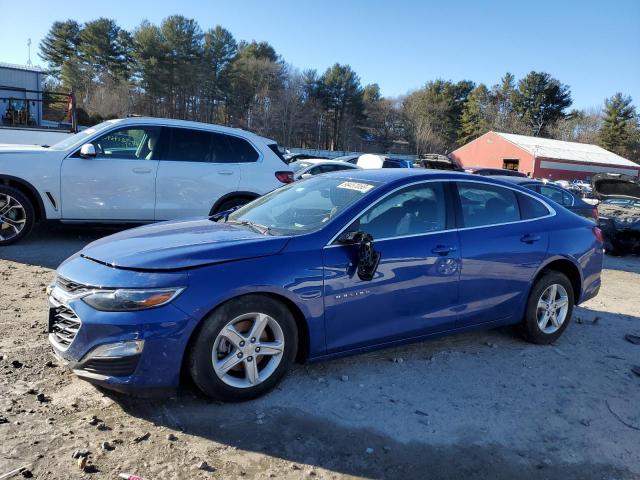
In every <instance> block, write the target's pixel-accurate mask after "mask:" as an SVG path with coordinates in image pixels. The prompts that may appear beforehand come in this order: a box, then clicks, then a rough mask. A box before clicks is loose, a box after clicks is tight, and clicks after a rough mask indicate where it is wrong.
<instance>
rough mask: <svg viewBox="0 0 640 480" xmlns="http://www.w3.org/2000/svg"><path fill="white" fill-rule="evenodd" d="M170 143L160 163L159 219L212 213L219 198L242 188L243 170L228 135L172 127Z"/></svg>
mask: <svg viewBox="0 0 640 480" xmlns="http://www.w3.org/2000/svg"><path fill="white" fill-rule="evenodd" d="M167 130H168V132H169V145H168V148H167V149H165V150H164V153H163V156H162V158H161V160H160V164H159V166H158V176H157V181H156V213H155V219H156V220H171V219H175V218H185V217H197V216H205V215H209V213H210V212H211V208H212V207H213V205H214V204H215V203H216V201H217V200H218V199H219V198H220V197H222V196H224V195H227V194H229V193H232V192H235V191H237V189H238V184H239V182H240V169H239V167H238V164H237V163H232V162H233V160H234V158H233V155H232V153H231V152H230V149H229V145H228V142H227V138H226V135H223V134H220V133H215V132H211V131H207V130H195V129H189V128H168V129H167Z"/></svg>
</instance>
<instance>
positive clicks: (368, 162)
mask: <svg viewBox="0 0 640 480" xmlns="http://www.w3.org/2000/svg"><path fill="white" fill-rule="evenodd" d="M356 165H358V167H360V168H364V169H365V170H370V169H375V168H413V162H412V161H411V160H404V159H401V158H392V157H387V156H385V155H375V154H372V153H365V154H364V155H360V156H359V157H358V161H357V162H356Z"/></svg>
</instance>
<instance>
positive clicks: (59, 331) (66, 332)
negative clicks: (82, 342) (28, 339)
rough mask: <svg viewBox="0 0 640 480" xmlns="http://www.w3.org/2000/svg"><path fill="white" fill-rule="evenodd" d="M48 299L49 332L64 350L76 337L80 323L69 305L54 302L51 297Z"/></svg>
mask: <svg viewBox="0 0 640 480" xmlns="http://www.w3.org/2000/svg"><path fill="white" fill-rule="evenodd" d="M50 301H51V308H50V309H49V334H50V336H51V337H52V340H53V341H54V342H55V343H56V345H57V346H58V348H60V349H61V350H66V349H67V348H69V345H71V342H73V340H74V339H75V338H76V335H77V334H78V330H80V325H81V324H82V323H81V322H80V319H79V318H78V316H77V315H76V314H75V312H74V311H73V310H71V309H70V308H69V307H67V306H66V305H62V304H61V303H58V302H55V301H54V300H53V299H50Z"/></svg>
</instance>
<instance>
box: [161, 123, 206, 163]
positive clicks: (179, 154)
mask: <svg viewBox="0 0 640 480" xmlns="http://www.w3.org/2000/svg"><path fill="white" fill-rule="evenodd" d="M170 131H171V140H170V142H169V148H168V149H167V153H166V155H164V159H165V160H170V161H176V162H211V161H212V135H211V132H207V131H204V130H191V129H188V128H171V129H170Z"/></svg>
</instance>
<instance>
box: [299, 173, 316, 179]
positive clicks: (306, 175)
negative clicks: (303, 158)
mask: <svg viewBox="0 0 640 480" xmlns="http://www.w3.org/2000/svg"><path fill="white" fill-rule="evenodd" d="M311 177H313V175H311V174H310V173H303V174H302V175H300V178H311Z"/></svg>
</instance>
